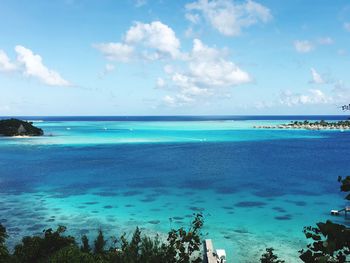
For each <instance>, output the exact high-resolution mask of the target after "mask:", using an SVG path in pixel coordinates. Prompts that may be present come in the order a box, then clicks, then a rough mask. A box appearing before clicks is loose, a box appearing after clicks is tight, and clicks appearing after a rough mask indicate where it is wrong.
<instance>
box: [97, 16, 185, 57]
mask: <svg viewBox="0 0 350 263" xmlns="http://www.w3.org/2000/svg"><path fill="white" fill-rule="evenodd" d="M93 47H94V48H96V49H97V50H99V51H101V52H102V54H103V55H104V56H105V57H106V58H107V59H108V60H112V61H120V62H129V61H131V60H132V59H135V58H142V59H145V60H158V59H162V58H166V57H170V58H173V59H175V58H179V57H180V56H181V52H180V40H179V39H178V38H177V37H176V34H175V32H174V31H173V30H172V29H171V28H170V27H169V26H167V25H165V24H163V23H162V22H160V21H154V22H151V23H149V24H147V23H140V22H136V23H135V24H134V25H133V26H131V27H130V28H129V30H128V31H127V32H126V33H125V36H124V38H123V40H122V42H110V43H99V44H94V45H93Z"/></svg>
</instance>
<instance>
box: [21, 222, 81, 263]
mask: <svg viewBox="0 0 350 263" xmlns="http://www.w3.org/2000/svg"><path fill="white" fill-rule="evenodd" d="M65 231H66V228H65V227H64V226H59V227H58V228H57V230H56V231H53V230H52V229H51V228H50V229H47V230H44V231H43V232H44V237H38V236H34V237H24V238H23V239H22V243H21V244H18V245H16V246H15V252H14V256H15V258H16V260H17V261H19V262H21V263H27V262H28V263H31V262H33V263H34V262H35V263H36V262H45V261H47V260H48V259H49V257H50V256H51V255H53V254H54V253H56V252H57V251H59V250H60V249H62V248H64V247H68V246H72V245H75V239H74V237H71V236H62V234H63V233H64V232H65Z"/></svg>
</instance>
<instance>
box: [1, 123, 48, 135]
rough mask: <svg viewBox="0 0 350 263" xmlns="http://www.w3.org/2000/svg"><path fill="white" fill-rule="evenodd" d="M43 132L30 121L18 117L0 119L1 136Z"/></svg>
mask: <svg viewBox="0 0 350 263" xmlns="http://www.w3.org/2000/svg"><path fill="white" fill-rule="evenodd" d="M43 134H44V132H43V130H42V129H40V128H37V127H35V126H33V124H32V123H31V122H27V121H21V120H18V119H8V120H0V135H3V136H17V135H29V136H41V135H43Z"/></svg>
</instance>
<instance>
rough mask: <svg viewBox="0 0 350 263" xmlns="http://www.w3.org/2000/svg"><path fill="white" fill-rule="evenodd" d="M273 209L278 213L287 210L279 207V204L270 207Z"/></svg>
mask: <svg viewBox="0 0 350 263" xmlns="http://www.w3.org/2000/svg"><path fill="white" fill-rule="evenodd" d="M272 209H273V210H275V211H277V212H280V213H285V212H287V211H286V210H285V209H284V208H283V207H280V206H275V207H272Z"/></svg>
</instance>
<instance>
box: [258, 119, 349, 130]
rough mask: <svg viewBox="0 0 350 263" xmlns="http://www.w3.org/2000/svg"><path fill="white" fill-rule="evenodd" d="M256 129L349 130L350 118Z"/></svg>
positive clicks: (294, 122)
mask: <svg viewBox="0 0 350 263" xmlns="http://www.w3.org/2000/svg"><path fill="white" fill-rule="evenodd" d="M253 128H255V129H306V130H349V129H350V120H345V121H337V122H327V121H324V120H321V121H315V122H310V121H291V122H290V123H288V124H279V125H262V126H254V127H253Z"/></svg>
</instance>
